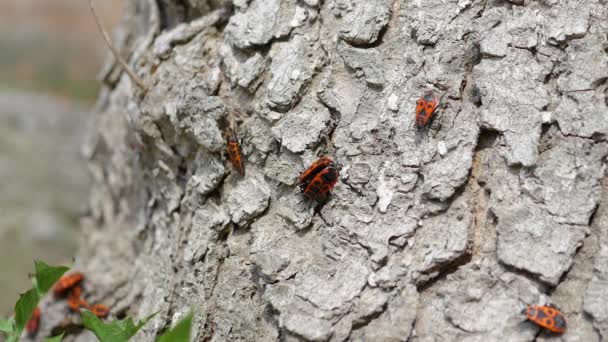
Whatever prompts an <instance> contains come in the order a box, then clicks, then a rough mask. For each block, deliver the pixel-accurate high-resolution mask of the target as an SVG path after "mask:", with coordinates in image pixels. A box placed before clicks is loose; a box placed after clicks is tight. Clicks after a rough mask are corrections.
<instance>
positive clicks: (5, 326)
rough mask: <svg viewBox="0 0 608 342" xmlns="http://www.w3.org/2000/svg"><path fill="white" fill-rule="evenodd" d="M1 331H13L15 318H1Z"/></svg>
mask: <svg viewBox="0 0 608 342" xmlns="http://www.w3.org/2000/svg"><path fill="white" fill-rule="evenodd" d="M0 331H2V332H5V333H7V334H8V333H12V332H13V320H12V319H11V318H9V319H0Z"/></svg>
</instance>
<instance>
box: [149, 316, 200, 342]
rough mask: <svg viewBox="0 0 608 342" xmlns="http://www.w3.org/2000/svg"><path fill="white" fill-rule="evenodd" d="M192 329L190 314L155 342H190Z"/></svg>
mask: <svg viewBox="0 0 608 342" xmlns="http://www.w3.org/2000/svg"><path fill="white" fill-rule="evenodd" d="M191 328H192V313H189V314H188V315H187V316H186V317H185V318H184V319H182V320H181V321H179V322H178V323H177V324H176V325H175V327H173V329H171V330H169V331H167V332H166V333H164V334H163V336H161V337H160V338H159V339H158V340H156V342H190V330H191Z"/></svg>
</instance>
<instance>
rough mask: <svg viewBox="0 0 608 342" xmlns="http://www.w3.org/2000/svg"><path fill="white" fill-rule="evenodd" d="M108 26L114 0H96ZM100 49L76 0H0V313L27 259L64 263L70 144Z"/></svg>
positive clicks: (75, 191)
mask: <svg viewBox="0 0 608 342" xmlns="http://www.w3.org/2000/svg"><path fill="white" fill-rule="evenodd" d="M95 3H96V7H97V9H98V12H99V14H100V16H101V17H102V20H103V21H104V23H105V24H106V26H107V28H108V30H109V31H112V28H113V27H115V25H116V23H117V22H118V20H119V18H120V13H121V9H122V2H121V1H120V0H96V2H95ZM107 53H108V52H107V49H106V47H105V45H104V43H103V40H102V39H101V38H100V36H99V33H98V32H97V28H96V26H95V22H94V20H93V18H92V17H91V14H90V12H89V8H88V1H86V0H0V269H1V272H0V317H1V316H6V315H8V314H11V313H12V306H13V305H14V303H15V301H16V299H17V297H18V294H19V293H21V292H23V291H24V290H26V289H27V288H28V286H29V284H30V280H29V278H28V273H31V272H32V271H33V260H34V259H42V260H45V261H47V262H49V263H53V264H59V263H63V264H71V262H72V258H73V256H74V254H75V252H76V249H77V243H78V239H79V229H78V224H79V218H80V217H81V216H82V215H83V213H84V212H85V210H86V203H87V198H88V187H87V183H88V175H87V171H86V162H85V160H84V159H83V157H82V156H81V154H80V151H81V148H82V145H83V143H84V141H85V139H86V138H87V136H88V134H90V130H91V126H92V122H93V117H92V115H91V114H90V110H91V108H92V105H93V103H94V101H95V96H96V93H97V90H98V82H97V74H98V72H99V70H101V66H102V63H103V61H104V59H105V58H106V56H107Z"/></svg>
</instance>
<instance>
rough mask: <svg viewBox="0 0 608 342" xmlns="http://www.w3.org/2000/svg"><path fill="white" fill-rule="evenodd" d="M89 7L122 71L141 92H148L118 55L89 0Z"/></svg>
mask: <svg viewBox="0 0 608 342" xmlns="http://www.w3.org/2000/svg"><path fill="white" fill-rule="evenodd" d="M89 7H90V8H91V13H92V14H93V18H95V22H96V23H97V28H98V29H99V32H100V33H101V35H102V36H103V39H104V40H105V41H106V44H107V45H108V47H109V48H110V51H112V55H114V58H116V60H117V61H118V64H120V66H121V67H122V69H123V70H124V71H125V72H126V73H127V75H129V77H130V78H131V81H133V82H134V83H135V84H137V86H138V87H139V88H141V90H143V91H144V92H147V91H148V87H146V85H145V84H144V82H143V81H142V80H141V78H139V77H138V76H137V75H136V74H135V73H134V72H133V70H131V68H130V67H129V65H127V62H126V61H125V60H124V59H123V58H122V57H121V56H120V54H119V53H118V50H116V48H115V47H114V45H112V42H111V41H110V36H109V35H108V32H107V31H106V30H105V29H104V28H103V25H102V24H101V20H100V19H99V16H98V15H97V12H95V6H93V0H89Z"/></svg>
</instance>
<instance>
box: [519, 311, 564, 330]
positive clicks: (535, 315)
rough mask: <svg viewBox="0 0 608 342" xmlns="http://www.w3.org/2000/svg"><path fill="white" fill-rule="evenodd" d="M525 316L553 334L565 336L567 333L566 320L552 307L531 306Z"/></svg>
mask: <svg viewBox="0 0 608 342" xmlns="http://www.w3.org/2000/svg"><path fill="white" fill-rule="evenodd" d="M524 314H525V315H526V318H527V319H529V320H530V321H532V322H534V324H536V325H538V326H540V327H543V328H545V329H547V330H549V331H551V332H553V333H557V334H563V333H564V332H566V318H564V315H562V313H561V312H559V310H557V309H556V308H555V307H554V306H552V305H535V304H532V305H529V306H528V307H527V308H526V309H525V310H524Z"/></svg>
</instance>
